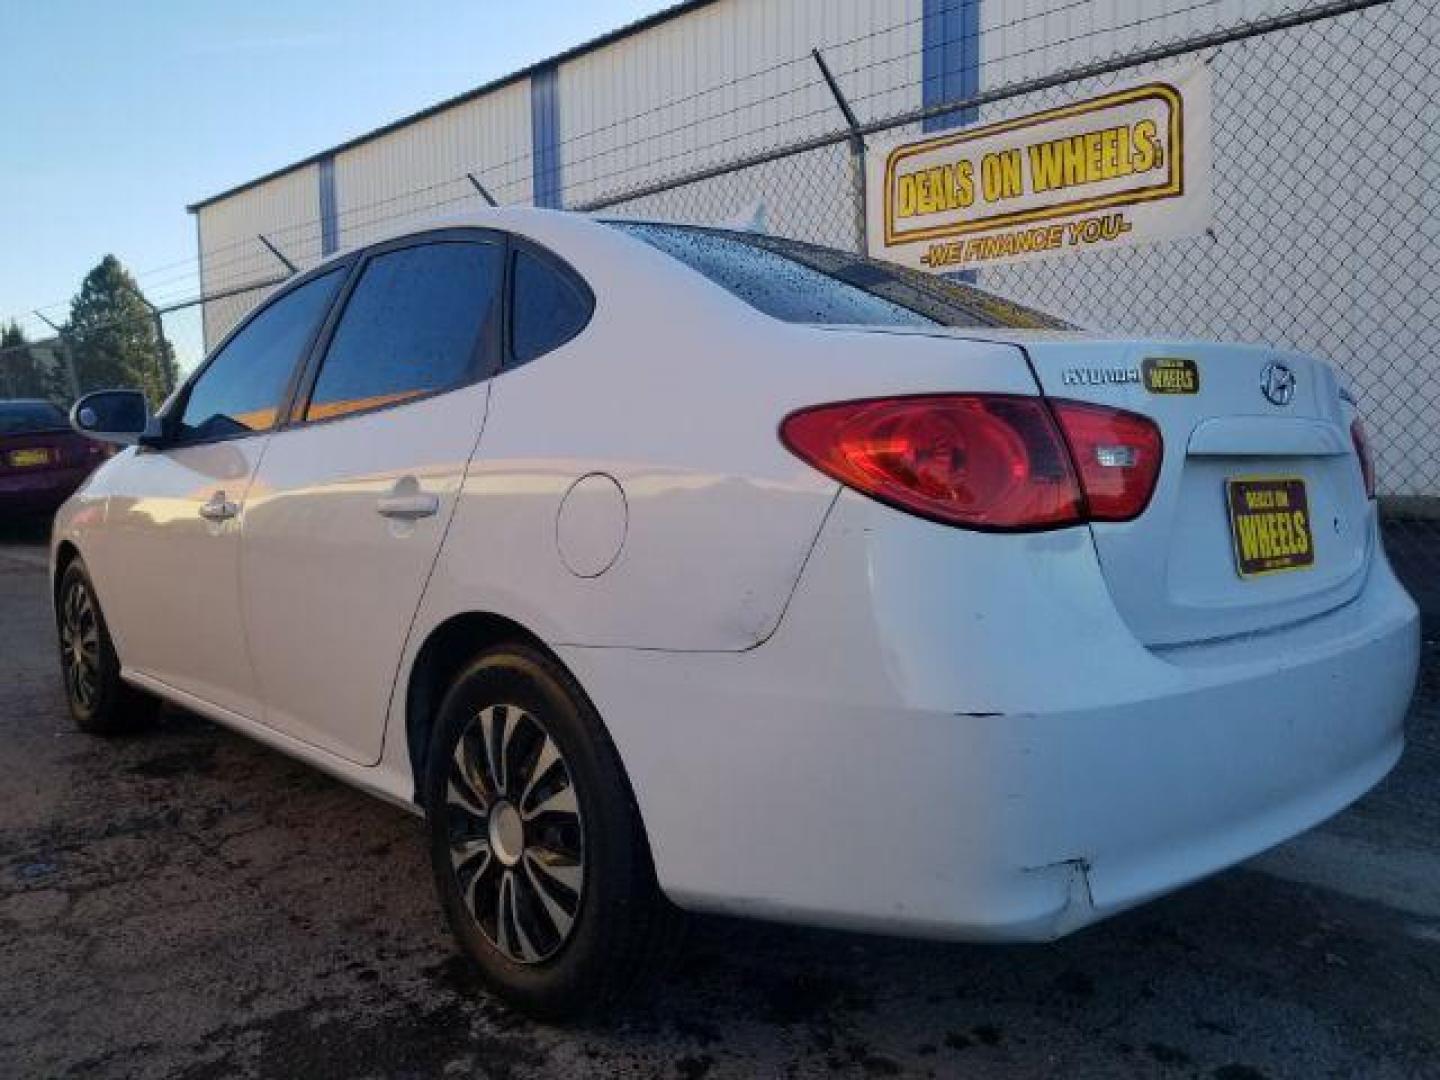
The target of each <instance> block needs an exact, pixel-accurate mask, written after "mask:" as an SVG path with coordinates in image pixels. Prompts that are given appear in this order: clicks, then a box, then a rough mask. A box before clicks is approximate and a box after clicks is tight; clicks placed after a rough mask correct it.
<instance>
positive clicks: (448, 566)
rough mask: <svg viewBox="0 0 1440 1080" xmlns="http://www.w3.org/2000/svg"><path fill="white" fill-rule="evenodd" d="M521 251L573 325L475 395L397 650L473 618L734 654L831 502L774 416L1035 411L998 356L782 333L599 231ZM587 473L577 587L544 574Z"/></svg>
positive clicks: (789, 328)
mask: <svg viewBox="0 0 1440 1080" xmlns="http://www.w3.org/2000/svg"><path fill="white" fill-rule="evenodd" d="M522 231H524V232H526V233H527V234H529V235H530V236H531V238H532V239H534V240H536V241H538V242H540V243H542V244H544V245H545V246H547V247H549V248H551V250H554V251H556V252H557V253H558V254H560V255H561V256H562V257H563V258H565V259H566V260H567V261H569V262H570V263H571V265H573V266H574V267H575V268H576V270H578V271H579V272H580V274H581V275H582V276H583V277H585V278H586V280H587V281H589V283H590V284H591V287H592V288H593V290H594V292H595V294H596V309H595V314H594V317H593V319H592V320H591V323H590V325H589V326H588V327H587V328H586V330H585V331H584V332H583V333H582V334H581V335H580V336H579V337H578V338H576V339H575V340H573V341H571V342H570V343H568V344H566V345H564V346H562V347H561V348H560V349H558V350H556V351H555V352H552V353H550V354H548V355H546V356H544V357H541V358H540V359H538V360H536V361H533V362H532V363H530V364H527V365H525V366H523V367H520V368H517V369H515V370H513V371H510V372H507V373H505V374H503V375H501V376H499V377H497V378H496V379H495V380H494V383H493V388H492V395H493V396H492V404H491V412H490V420H489V422H488V424H487V427H486V430H485V433H484V436H483V438H482V440H481V444H480V447H479V451H478V453H477V454H476V456H475V458H474V460H473V461H472V462H471V465H470V468H469V471H468V474H467V476H466V479H465V483H464V488H463V493H462V496H461V500H460V505H459V507H458V509H457V512H456V515H455V519H454V522H453V524H452V526H451V529H450V533H449V536H448V537H447V539H446V543H445V547H444V549H443V551H442V555H441V558H440V560H439V563H438V565H437V567H436V571H435V576H434V579H433V580H432V582H431V586H430V588H429V590H428V591H427V597H426V601H425V604H424V605H423V607H422V611H421V614H420V620H421V622H420V626H419V627H418V630H419V633H417V634H416V635H414V637H415V639H416V640H417V641H421V640H423V638H424V636H425V634H426V633H427V632H428V628H429V627H433V626H435V625H437V624H438V623H440V622H442V621H443V620H444V619H445V618H447V617H448V616H449V615H451V614H453V613H457V612H460V611H467V610H470V611H474V610H478V611H490V612H496V613H499V614H503V615H506V616H507V617H509V618H512V619H515V620H516V621H518V622H520V623H522V624H523V625H525V626H526V627H528V628H529V629H531V630H532V631H533V632H534V633H536V634H538V635H539V636H540V637H542V638H543V639H545V640H546V641H547V642H549V643H551V644H553V645H577V646H611V647H629V648H645V649H665V650H680V651H697V650H704V651H709V650H720V651H735V650H742V649H747V648H750V647H752V646H754V645H756V644H757V643H759V642H761V641H763V640H764V639H765V638H766V637H767V636H768V635H769V634H770V633H772V632H773V631H774V629H775V627H776V626H777V625H778V622H779V620H780V617H781V615H782V613H783V611H784V608H785V604H786V602H787V600H788V598H789V596H790V593H791V591H792V589H793V588H794V585H795V582H796V581H797V579H798V577H799V575H800V572H801V569H802V567H803V565H804V562H805V559H806V556H807V554H808V552H809V550H810V548H811V545H812V544H813V542H814V539H815V536H816V535H817V533H818V532H819V529H820V526H821V524H822V522H823V521H824V518H825V514H826V512H827V510H828V508H829V507H830V505H831V503H832V502H833V500H834V497H835V494H836V491H837V485H836V484H835V483H834V482H833V481H831V480H830V479H828V478H827V477H825V476H823V475H821V474H820V473H818V472H816V471H815V470H813V469H812V468H810V467H809V466H807V465H805V464H804V463H803V462H801V461H800V460H799V459H797V458H795V457H794V456H792V455H791V454H790V453H789V452H788V451H787V450H786V449H785V448H784V447H783V445H782V444H781V442H780V439H779V435H778V429H779V424H780V422H781V420H782V419H783V418H784V417H785V416H786V415H787V414H788V413H789V412H791V411H793V410H794V409H797V408H800V407H802V406H806V405H813V404H816V403H819V402H824V401H835V400H843V399H846V398H857V397H867V396H872V395H880V394H900V393H920V392H926V391H935V390H948V389H974V390H989V391H997V392H1011V393H1023V394H1033V393H1034V392H1035V387H1034V383H1033V381H1032V379H1031V377H1030V375H1029V373H1028V369H1027V368H1026V366H1025V363H1024V359H1023V356H1022V354H1021V353H1020V352H1019V350H1017V349H1015V348H1013V347H1010V346H1007V345H1001V344H996V343H990V342H972V341H956V340H944V339H937V338H929V337H911V338H905V339H899V338H892V337H887V336H879V335H875V334H871V333H868V332H865V331H860V330H834V329H831V330H818V329H814V328H810V327H802V326H795V325H790V324H786V323H782V322H779V321H777V320H774V319H771V318H770V317H768V316H765V315H762V314H760V313H759V312H757V311H755V310H754V309H752V308H750V307H749V306H748V305H746V304H744V303H742V302H741V301H739V300H737V299H735V298H733V297H731V296H730V295H729V294H728V293H726V292H724V291H722V290H720V289H719V288H717V287H715V286H713V285H711V284H710V283H709V282H708V281H706V280H705V279H704V278H702V277H701V276H700V275H698V274H696V273H695V272H693V271H691V270H689V269H687V268H685V267H684V266H683V265H681V264H680V263H678V262H675V261H674V260H672V259H670V258H669V257H668V256H664V255H662V254H660V253H659V252H657V251H655V250H654V249H652V248H650V247H649V246H648V245H646V244H644V243H642V242H640V241H637V240H634V239H632V238H630V237H627V236H625V235H623V234H621V233H619V232H618V231H616V230H614V229H612V228H610V227H608V226H605V225H601V224H597V223H594V222H590V221H586V220H584V219H578V220H577V219H573V218H572V219H569V220H563V219H560V220H557V219H554V218H551V217H535V218H527V219H526V221H525V227H524V229H523V230H522ZM596 472H599V473H604V474H607V475H609V476H610V477H613V478H614V479H615V480H616V481H617V482H618V483H619V485H620V486H621V488H622V489H623V492H624V499H625V517H626V521H625V529H624V543H623V546H622V548H621V550H620V552H619V555H618V557H617V558H616V559H615V560H614V562H613V563H612V564H611V565H610V567H609V568H608V569H606V570H605V571H604V572H603V573H601V574H599V575H598V576H593V577H580V576H577V575H576V574H574V573H572V572H571V571H570V570H569V569H567V567H566V565H565V563H564V562H563V561H562V559H561V558H560V557H559V552H558V547H557V538H556V533H557V520H558V514H559V511H560V506H561V503H562V501H563V500H564V498H565V495H566V492H567V491H569V490H570V488H571V486H572V485H573V484H574V483H575V482H576V480H577V479H579V478H580V477H583V476H586V475H587V474H591V473H596ZM567 513H568V511H567Z"/></svg>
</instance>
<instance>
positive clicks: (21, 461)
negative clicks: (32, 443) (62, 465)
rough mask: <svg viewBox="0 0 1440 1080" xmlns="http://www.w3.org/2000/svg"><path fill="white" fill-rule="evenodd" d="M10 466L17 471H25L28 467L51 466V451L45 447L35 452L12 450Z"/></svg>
mask: <svg viewBox="0 0 1440 1080" xmlns="http://www.w3.org/2000/svg"><path fill="white" fill-rule="evenodd" d="M10 464H11V465H13V466H14V467H15V468H17V469H23V468H25V467H26V466H27V465H49V464H50V451H49V450H46V449H44V448H43V447H42V448H39V449H35V450H12V451H11V452H10Z"/></svg>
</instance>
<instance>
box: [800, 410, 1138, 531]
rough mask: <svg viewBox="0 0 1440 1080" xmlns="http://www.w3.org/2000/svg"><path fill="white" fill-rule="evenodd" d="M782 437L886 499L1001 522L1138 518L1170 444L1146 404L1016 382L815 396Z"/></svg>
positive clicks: (937, 515)
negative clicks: (1053, 396)
mask: <svg viewBox="0 0 1440 1080" xmlns="http://www.w3.org/2000/svg"><path fill="white" fill-rule="evenodd" d="M780 437H781V439H782V440H784V443H785V445H786V446H787V447H789V448H790V450H791V452H793V453H794V454H796V455H798V456H799V457H801V458H803V459H804V460H805V461H807V462H809V463H810V464H811V465H813V466H815V468H817V469H819V470H820V471H821V472H823V473H826V474H827V475H829V476H833V477H834V478H835V479H836V480H839V481H840V482H841V483H842V484H845V485H846V486H848V487H852V488H854V489H855V490H856V491H860V492H863V493H864V494H866V495H869V496H871V497H872V498H876V499H879V500H880V501H881V502H884V503H889V504H890V505H891V506H895V507H898V508H899V509H901V510H905V511H908V512H909V513H912V514H918V515H920V516H921V517H927V518H932V519H933V520H935V521H941V522H944V523H946V524H949V525H963V526H966V527H968V528H972V529H996V530H1003V529H1046V528H1054V527H1057V526H1061V525H1074V524H1078V523H1080V522H1083V521H1087V520H1090V521H1128V520H1129V519H1131V518H1133V517H1136V516H1137V515H1139V514H1140V512H1141V511H1142V510H1144V509H1145V506H1146V504H1147V503H1149V501H1150V496H1151V494H1153V492H1154V490H1155V481H1156V478H1157V477H1158V476H1159V474H1160V461H1161V457H1162V454H1163V449H1164V447H1163V442H1162V440H1161V438H1160V430H1159V429H1158V428H1157V427H1156V426H1155V424H1154V423H1153V422H1152V421H1150V420H1149V419H1147V418H1146V417H1144V416H1139V415H1137V414H1135V413H1129V412H1123V411H1121V410H1119V409H1109V408H1105V407H1104V406H1101V405H1090V404H1086V403H1083V402H1078V401H1054V402H1050V403H1048V404H1047V403H1046V401H1045V400H1044V399H1043V398H1032V397H1017V396H1012V395H1008V394H931V395H924V396H916V397H901V398H875V399H869V400H865V401H842V402H839V403H837V404H834V405H817V406H815V407H814V408H809V409H802V410H800V411H799V412H796V413H792V414H791V415H790V416H788V417H786V418H785V421H784V423H782V424H781V425H780ZM1072 463H1073V464H1072ZM1077 470H1078V474H1079V475H1078V476H1077Z"/></svg>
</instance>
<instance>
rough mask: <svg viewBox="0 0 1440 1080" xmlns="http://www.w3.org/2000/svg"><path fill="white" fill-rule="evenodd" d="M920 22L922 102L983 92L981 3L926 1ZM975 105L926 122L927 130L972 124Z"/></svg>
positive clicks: (947, 99) (967, 0)
mask: <svg viewBox="0 0 1440 1080" xmlns="http://www.w3.org/2000/svg"><path fill="white" fill-rule="evenodd" d="M924 2H925V7H924V11H923V20H922V23H921V35H920V45H921V58H920V79H921V83H920V86H921V97H920V100H921V103H922V104H923V105H939V104H941V103H943V102H946V101H960V100H963V99H965V98H968V97H974V96H975V95H976V94H977V93H979V92H980V0H924ZM977 118H978V116H977V110H976V109H975V108H974V107H973V106H972V107H970V108H966V109H956V110H955V111H954V112H948V113H941V114H940V115H938V116H932V117H930V118H929V119H928V120H926V121H925V124H924V127H925V130H926V131H942V130H944V129H945V128H952V127H959V126H961V125H963V124H973V123H974V122H975V121H976V119H977Z"/></svg>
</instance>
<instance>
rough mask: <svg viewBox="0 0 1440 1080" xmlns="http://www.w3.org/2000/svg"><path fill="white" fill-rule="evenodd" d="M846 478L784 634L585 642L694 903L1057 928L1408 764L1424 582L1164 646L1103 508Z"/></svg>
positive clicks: (1009, 928) (594, 691)
mask: <svg viewBox="0 0 1440 1080" xmlns="http://www.w3.org/2000/svg"><path fill="white" fill-rule="evenodd" d="M862 502H863V500H858V499H850V498H842V500H841V502H840V504H838V505H837V508H836V512H835V514H833V515H832V519H831V521H830V522H829V524H827V527H826V531H825V534H824V535H823V536H822V540H821V543H820V544H819V545H817V548H816V551H815V553H814V555H813V556H812V559H811V563H810V565H809V567H808V568H807V570H806V572H805V575H804V577H803V578H802V580H801V583H800V586H799V589H798V590H797V592H796V595H795V597H794V599H793V600H792V603H791V606H790V609H789V611H788V612H787V614H786V616H785V619H784V621H783V622H782V623H781V625H780V628H779V630H778V631H777V633H776V634H775V635H774V636H773V637H772V638H771V639H770V641H769V642H767V643H766V644H765V645H763V646H761V647H759V648H757V649H754V650H751V651H750V652H748V653H742V654H736V655H718V654H696V655H689V656H681V655H675V654H665V653H636V652H633V651H628V650H594V649H571V650H563V653H564V658H565V659H566V661H567V662H568V663H570V664H571V666H572V669H573V670H574V671H575V672H576V674H577V676H578V677H579V678H580V680H581V682H582V683H583V684H584V685H585V686H586V688H587V690H589V692H590V693H591V695H592V696H593V697H594V699H595V700H596V703H597V705H598V706H599V708H600V711H601V713H602V715H604V716H605V718H606V722H607V724H609V726H610V729H611V733H612V735H613V736H614V738H615V741H616V744H617V746H618V747H619V749H620V752H621V755H622V758H623V759H624V762H625V765H626V767H627V769H628V771H629V773H630V778H631V781H632V784H633V786H634V788H635V791H636V796H637V799H638V801H639V804H640V808H641V812H642V815H643V817H644V820H645V824H646V828H647V830H648V833H649V837H650V841H651V847H652V851H653V854H654V858H655V863H656V868H657V872H658V874H659V876H660V880H661V883H662V886H663V887H664V888H665V889H666V891H667V892H668V893H670V895H671V896H672V898H673V899H675V900H676V901H677V902H679V903H681V904H682V905H684V906H689V907H694V908H703V909H707V910H715V911H723V912H729V913H734V914H744V915H755V916H762V917H767V918H776V919H786V920H794V921H799V922H806V923H816V924H824V925H832V926H837V927H843V928H852V929H863V930H877V931H898V932H905V933H910V934H916V935H924V936H935V937H948V938H965V939H974V940H984V939H993V940H1045V939H1050V938H1054V937H1056V936H1059V935H1061V934H1064V933H1067V932H1069V931H1071V930H1074V929H1076V928H1078V927H1080V926H1083V925H1085V924H1087V923H1090V922H1093V921H1095V920H1096V919H1099V918H1102V917H1104V916H1106V915H1109V914H1112V913H1114V912H1117V911H1120V910H1122V909H1124V908H1126V907H1129V906H1131V905H1133V904H1135V903H1138V902H1141V901H1143V900H1145V899H1148V898H1150V897H1153V896H1156V895H1158V894H1160V893H1163V892H1165V891H1167V890H1170V889H1173V888H1176V887H1178V886H1180V885H1183V884H1186V883H1187V882H1190V881H1193V880H1195V879H1197V878H1199V877H1203V876H1205V875H1206V874H1209V873H1213V872H1214V871H1216V870H1219V869H1221V868H1223V867H1225V866H1228V865H1231V864H1233V863H1235V862H1237V861H1240V860H1242V859H1244V858H1247V857H1249V856H1250V855H1253V854H1255V853H1257V852H1259V851H1261V850H1264V849H1265V848H1267V847H1270V846H1272V845H1273V844H1275V843H1278V842H1280V841H1282V840H1284V839H1286V838H1288V837H1289V836H1292V835H1294V834H1296V833H1298V832H1300V831H1302V830H1304V829H1306V828H1308V827H1310V826H1312V825H1314V824H1316V823H1317V822H1319V821H1321V820H1323V819H1324V818H1326V817H1328V816H1329V815H1331V814H1333V813H1335V812H1336V811H1338V810H1339V809H1341V808H1343V807H1344V806H1345V805H1347V804H1348V803H1349V802H1351V801H1352V800H1354V799H1355V798H1357V797H1358V796H1359V795H1360V794H1362V793H1363V792H1364V791H1365V790H1367V789H1368V788H1369V787H1370V786H1372V785H1373V784H1374V783H1376V782H1377V781H1378V780H1379V779H1380V778H1381V777H1382V776H1383V775H1384V774H1385V772H1386V771H1388V769H1389V768H1390V767H1391V766H1392V765H1393V764H1394V762H1395V760H1396V759H1397V757H1398V755H1399V753H1400V748H1401V744H1402V724H1403V717H1404V713H1405V710H1406V707H1407V705H1408V702H1409V697H1410V693H1411V690H1412V688H1413V685H1414V677H1415V670H1416V665H1417V663H1418V631H1417V616H1416V612H1415V608H1414V605H1413V604H1412V603H1411V602H1410V600H1409V598H1408V597H1407V596H1406V595H1405V594H1404V592H1403V590H1402V589H1401V588H1400V587H1399V585H1398V583H1396V581H1395V579H1394V577H1393V575H1392V574H1391V573H1390V570H1389V568H1388V566H1387V565H1386V564H1385V563H1384V560H1383V559H1380V560H1377V562H1376V564H1375V566H1374V568H1373V570H1372V572H1371V575H1370V580H1369V581H1368V582H1367V585H1366V587H1365V589H1364V590H1363V592H1362V594H1361V595H1360V596H1359V597H1358V598H1357V599H1356V600H1355V601H1353V602H1352V603H1351V604H1349V605H1347V606H1346V607H1344V608H1342V609H1339V610H1337V611H1335V612H1332V613H1331V614H1329V615H1327V616H1323V617H1321V618H1317V619H1314V620H1311V621H1310V622H1309V623H1306V624H1303V625H1301V626H1297V627H1291V628H1289V629H1287V630H1285V631H1281V632H1276V633H1273V634H1267V635H1259V636H1256V637H1253V638H1251V639H1248V641H1245V642H1228V643H1219V644H1214V645H1205V646H1197V647H1194V648H1190V649H1185V650H1171V651H1170V652H1168V653H1166V654H1160V653H1157V652H1155V651H1152V650H1148V649H1145V648H1144V647H1142V646H1141V645H1139V644H1138V643H1137V642H1136V641H1135V640H1134V638H1133V636H1132V635H1131V634H1130V633H1129V631H1128V629H1127V628H1126V627H1125V626H1124V625H1123V623H1122V622H1121V620H1120V619H1119V617H1118V615H1117V614H1116V612H1115V610H1114V606H1113V604H1111V603H1110V601H1109V597H1108V593H1107V591H1106V589H1105V586H1104V582H1103V578H1102V577H1101V575H1100V571H1099V567H1098V564H1097V562H1096V560H1095V554H1094V550H1093V547H1091V546H1090V544H1089V541H1088V535H1087V534H1085V532H1084V530H1070V531H1067V532H1060V533H1050V534H1043V535H1040V536H1033V537H997V536H987V535H983V534H974V533H961V532H957V531H955V530H949V529H945V528H943V527H941V526H935V525H931V524H929V523H926V522H920V521H915V520H913V519H907V518H903V517H902V516H900V515H896V514H894V513H893V512H890V511H886V510H883V508H875V507H874V504H864V505H861V503H862Z"/></svg>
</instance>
